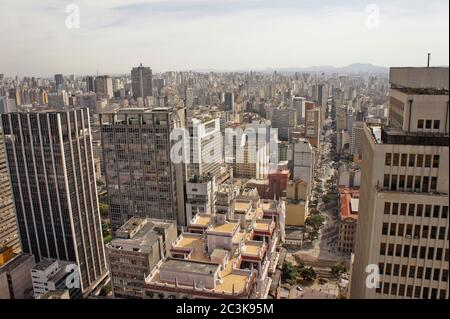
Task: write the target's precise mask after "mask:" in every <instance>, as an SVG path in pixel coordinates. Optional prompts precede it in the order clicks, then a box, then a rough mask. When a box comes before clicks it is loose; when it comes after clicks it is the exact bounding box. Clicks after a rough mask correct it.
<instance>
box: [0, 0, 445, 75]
mask: <svg viewBox="0 0 450 319" xmlns="http://www.w3.org/2000/svg"><path fill="white" fill-rule="evenodd" d="M69 4H76V5H78V7H79V9H80V28H71V29H70V28H67V27H66V23H65V21H66V18H67V16H68V15H69V13H66V6H67V5H69ZM370 4H374V5H375V6H376V7H374V6H369V7H367V6H368V5H370ZM372 8H375V9H376V8H378V9H379V19H378V20H377V19H376V11H373V9H372ZM370 12H372V15H371V13H370ZM448 12H449V2H448V0H442V1H441V0H423V1H417V0H391V1H356V0H353V1H350V0H340V1H338V0H335V1H330V0H325V1H320V0H73V1H70V0H69V1H64V0H0V25H1V26H2V28H1V33H0V73H5V74H7V75H16V74H17V75H30V76H31V75H33V76H49V75H53V74H54V73H59V72H61V73H64V74H95V73H96V72H97V69H98V70H99V72H100V73H105V74H107V73H125V72H130V70H131V67H132V66H134V65H137V64H138V63H140V62H142V63H143V64H144V65H147V66H151V67H152V68H153V70H154V71H156V72H159V71H167V70H192V69H195V70H198V69H219V70H258V69H264V68H267V67H271V68H279V67H306V66H315V65H334V66H344V65H347V64H350V63H354V62H360V63H372V64H375V65H380V66H422V65H425V64H426V54H427V52H431V53H432V56H431V63H432V65H448V59H449V40H448V38H449V13H448ZM371 17H373V18H371ZM72 21H73V20H72Z"/></svg>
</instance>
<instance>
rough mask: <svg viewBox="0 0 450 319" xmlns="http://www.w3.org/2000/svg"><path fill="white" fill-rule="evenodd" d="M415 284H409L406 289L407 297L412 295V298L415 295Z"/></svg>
mask: <svg viewBox="0 0 450 319" xmlns="http://www.w3.org/2000/svg"><path fill="white" fill-rule="evenodd" d="M413 288H414V287H413V286H412V285H408V287H407V289H406V297H410V298H412V296H413Z"/></svg>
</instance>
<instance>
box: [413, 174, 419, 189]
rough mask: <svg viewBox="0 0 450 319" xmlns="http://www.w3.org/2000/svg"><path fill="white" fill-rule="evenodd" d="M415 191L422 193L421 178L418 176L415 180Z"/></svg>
mask: <svg viewBox="0 0 450 319" xmlns="http://www.w3.org/2000/svg"><path fill="white" fill-rule="evenodd" d="M414 190H415V191H416V192H418V191H420V176H416V178H415V180H414Z"/></svg>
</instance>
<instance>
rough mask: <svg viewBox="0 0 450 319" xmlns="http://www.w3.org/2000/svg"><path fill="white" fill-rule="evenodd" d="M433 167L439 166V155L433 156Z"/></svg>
mask: <svg viewBox="0 0 450 319" xmlns="http://www.w3.org/2000/svg"><path fill="white" fill-rule="evenodd" d="M433 168H439V155H434V156H433Z"/></svg>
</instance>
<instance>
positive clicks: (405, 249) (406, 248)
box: [403, 245, 410, 267]
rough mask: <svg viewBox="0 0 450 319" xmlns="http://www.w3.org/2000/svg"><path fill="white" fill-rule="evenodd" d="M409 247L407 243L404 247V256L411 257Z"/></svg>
mask: <svg viewBox="0 0 450 319" xmlns="http://www.w3.org/2000/svg"><path fill="white" fill-rule="evenodd" d="M409 248H410V246H409V245H405V248H404V249H403V257H406V258H409ZM405 267H406V266H405Z"/></svg>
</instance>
